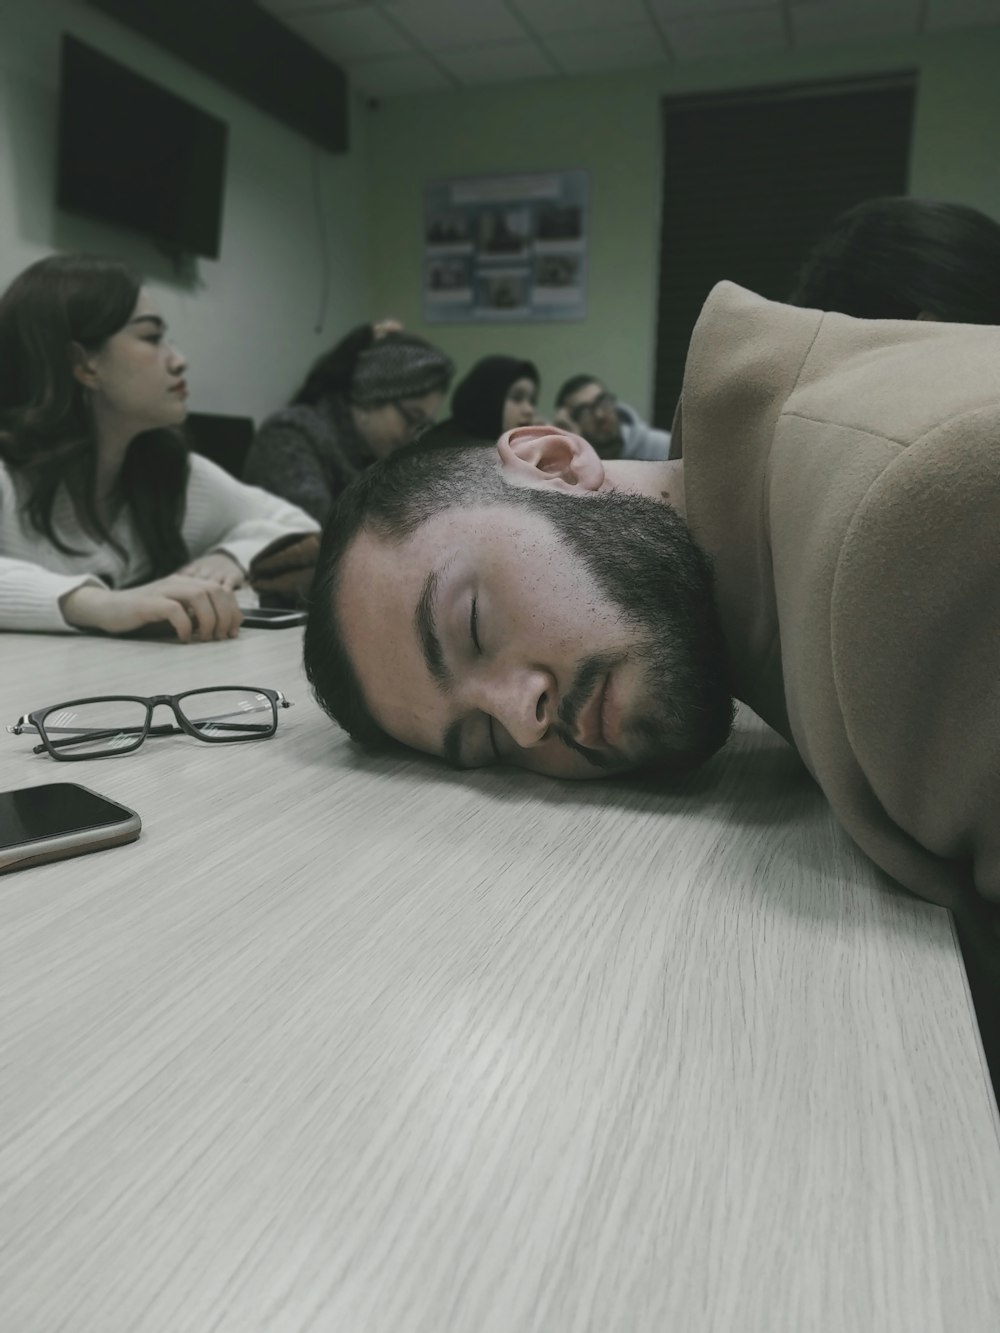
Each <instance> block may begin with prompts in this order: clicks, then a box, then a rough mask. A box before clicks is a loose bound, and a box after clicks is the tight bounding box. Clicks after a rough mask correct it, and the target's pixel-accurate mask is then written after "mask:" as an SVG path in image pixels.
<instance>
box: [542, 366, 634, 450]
mask: <svg viewBox="0 0 1000 1333" xmlns="http://www.w3.org/2000/svg"><path fill="white" fill-rule="evenodd" d="M555 419H556V425H557V426H562V427H564V428H565V429H566V430H570V431H575V432H576V433H577V434H578V435H582V436H583V438H584V439H585V440H586V441H587V443H588V444H591V445H593V447H594V448H595V449H596V450H597V452H598V454H599V455H600V456H601V458H620V457H621V451H622V423H621V420H620V419H619V416H618V400H617V398H616V397H615V395H614V394H613V393H610V392H609V391H608V390H607V389H606V388H605V387H604V385H603V384H602V383H601V381H600V380H599V379H595V378H594V376H593V375H573V376H571V378H570V379H568V380H567V381H566V382H565V384H564V385H563V386H562V388H561V389H560V390H559V392H558V394H556V417H555Z"/></svg>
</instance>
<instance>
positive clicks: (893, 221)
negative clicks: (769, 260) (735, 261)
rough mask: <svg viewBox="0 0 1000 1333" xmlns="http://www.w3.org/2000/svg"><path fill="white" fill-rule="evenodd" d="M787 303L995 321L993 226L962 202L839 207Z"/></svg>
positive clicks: (998, 288)
mask: <svg viewBox="0 0 1000 1333" xmlns="http://www.w3.org/2000/svg"><path fill="white" fill-rule="evenodd" d="M788 303H789V305H795V306H808V307H810V308H812V309H816V310H834V311H839V312H840V313H842V314H845V315H854V316H855V317H856V318H859V319H916V318H917V316H918V315H920V314H924V313H926V314H928V315H932V316H933V317H934V318H935V319H941V320H947V321H949V322H952V323H956V324H998V323H1000V224H998V223H996V222H994V220H993V219H992V218H991V217H987V215H986V214H985V213H980V212H979V211H978V209H975V208H969V207H967V206H966V205H964V204H950V203H939V202H935V201H933V200H928V199H909V198H905V197H894V196H890V197H887V198H883V199H868V200H866V201H865V202H864V203H862V204H858V205H856V207H854V208H851V209H848V210H847V212H846V213H842V214H841V215H840V216H839V217H838V218H837V219H836V220H835V222H834V223H833V225H832V227H831V228H830V230H829V231H828V232H827V233H826V234H825V235H824V236H823V237H822V239H821V240H820V241H819V242H818V243H817V245H816V246H815V248H814V249H813V251H812V252H811V253H810V255H809V256H808V258H807V259H806V261H805V263H804V264H803V266H802V269H801V270H800V272H799V275H798V279H797V281H796V284H795V287H794V289H793V291H792V293H791V295H790V296H789V298H788Z"/></svg>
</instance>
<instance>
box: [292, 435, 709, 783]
mask: <svg viewBox="0 0 1000 1333" xmlns="http://www.w3.org/2000/svg"><path fill="white" fill-rule="evenodd" d="M497 449H498V452H499V459H498V458H497V455H496V454H494V453H493V451H491V450H485V449H482V448H481V447H480V448H472V449H463V450H457V451H456V450H440V451H436V450H429V451H425V452H417V453H413V454H409V453H406V452H403V453H400V454H397V455H394V456H392V457H391V458H389V459H386V460H385V461H384V462H381V463H378V464H376V465H375V466H374V467H373V468H370V469H369V470H368V471H367V472H366V474H365V475H364V476H363V477H362V478H361V479H360V480H359V481H358V482H356V483H355V484H354V485H352V486H351V487H349V488H348V490H347V491H346V492H345V493H344V495H343V496H342V498H341V500H340V501H339V502H338V504H337V506H336V507H335V509H334V511H333V513H332V514H331V516H330V519H329V521H328V524H327V527H326V531H325V533H324V536H323V544H322V550H321V552H320V557H319V562H318V565H317V578H316V582H315V585H314V589H313V596H312V603H313V605H312V610H311V614H310V619H309V625H308V628H307V631H306V642H305V662H306V671H307V673H308V676H309V679H310V681H311V682H312V685H313V688H314V690H315V692H316V695H317V697H318V699H319V701H320V703H321V704H322V705H323V707H324V708H325V709H326V710H327V712H329V713H330V714H331V716H332V717H334V718H335V719H336V720H337V721H338V722H339V723H340V724H341V725H342V726H343V727H344V728H345V729H346V730H347V731H348V732H350V734H351V735H353V736H354V737H355V738H356V739H358V740H360V741H362V742H367V743H377V742H379V741H380V740H385V739H386V738H391V739H393V740H396V741H400V742H402V743H403V744H405V745H409V746H412V747H413V748H415V749H418V750H423V751H426V752H428V753H431V754H436V755H442V756H443V757H444V758H446V759H448V760H450V761H451V762H452V763H455V764H458V765H459V766H461V767H479V766H483V765H486V764H491V763H494V762H497V761H499V762H506V763H511V764H514V765H516V766H521V767H524V768H529V769H533V770H535V771H538V772H542V773H548V774H551V775H552V776H556V777H580V778H582V777H600V776H602V775H606V774H609V773H614V772H622V771H625V770H628V769H634V768H657V769H661V770H663V771H667V772H683V771H686V770H688V769H689V768H691V767H693V766H695V765H696V764H698V763H700V762H701V761H702V760H704V759H705V758H707V757H708V756H709V755H710V754H712V753H713V752H714V751H715V750H716V749H718V747H719V746H720V745H722V744H723V742H724V741H725V739H726V736H727V735H728V732H729V727H730V724H731V721H732V702H731V699H730V694H729V688H728V672H727V668H726V659H725V648H724V642H723V638H722V631H721V627H720V624H719V619H718V614H717V611H716V608H715V604H714V600H713V594H712V574H711V569H710V566H709V563H708V561H707V560H706V558H705V557H704V556H703V555H702V553H701V552H700V551H699V550H698V548H697V547H696V545H695V544H694V542H693V540H692V538H691V536H690V533H689V532H688V529H687V525H686V524H685V522H684V521H683V519H682V518H680V516H679V515H678V514H677V513H676V512H675V511H674V510H673V509H671V508H670V506H669V505H667V504H664V503H661V502H659V501H657V500H653V499H649V498H647V497H646V496H643V495H636V494H631V493H627V492H625V491H616V490H612V489H610V488H609V484H608V482H607V480H606V477H605V471H604V467H603V465H602V464H601V461H600V459H599V458H598V457H597V455H596V453H595V452H594V450H593V449H591V448H590V446H588V445H587V443H586V442H585V441H584V440H582V439H580V438H579V437H578V436H574V435H570V434H567V433H565V432H562V431H558V430H553V429H552V428H551V427H537V426H529V427H524V428H522V429H519V430H515V431H511V432H509V433H508V434H507V435H505V436H503V437H502V438H501V440H500V442H499V444H498V446H497Z"/></svg>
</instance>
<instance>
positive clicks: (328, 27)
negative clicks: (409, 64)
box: [283, 5, 411, 62]
mask: <svg viewBox="0 0 1000 1333" xmlns="http://www.w3.org/2000/svg"><path fill="white" fill-rule="evenodd" d="M283 20H284V22H285V24H286V25H287V26H288V27H289V28H291V29H292V30H293V32H297V33H298V34H299V36H300V37H304V38H305V39H306V41H307V42H310V43H311V44H312V45H313V46H314V47H315V48H316V50H317V51H322V53H323V54H324V55H326V56H330V58H331V59H333V60H339V61H341V62H345V61H352V60H365V59H368V58H370V57H372V56H388V55H395V54H397V53H401V52H404V51H410V50H411V47H410V43H409V42H408V41H407V40H406V38H405V37H403V36H402V34H401V33H400V32H399V29H398V28H395V27H393V25H392V24H391V23H390V22H389V20H388V19H386V18H384V17H383V15H382V14H380V13H379V11H378V10H377V9H373V8H372V7H371V6H369V5H365V6H364V7H356V8H354V9H325V10H315V9H314V10H310V11H309V12H308V13H305V14H286V15H284V16H283Z"/></svg>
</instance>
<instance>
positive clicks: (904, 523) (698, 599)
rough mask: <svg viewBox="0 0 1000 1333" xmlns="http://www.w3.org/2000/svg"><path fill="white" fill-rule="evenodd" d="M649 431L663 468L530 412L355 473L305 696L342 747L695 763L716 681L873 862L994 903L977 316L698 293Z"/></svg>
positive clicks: (991, 569) (591, 772) (457, 758)
mask: <svg viewBox="0 0 1000 1333" xmlns="http://www.w3.org/2000/svg"><path fill="white" fill-rule="evenodd" d="M678 429H682V432H683V434H682V439H683V460H682V461H675V462H664V463H653V462H634V461H633V462H630V461H602V460H601V459H600V458H599V457H598V456H597V454H596V453H595V452H594V450H593V449H592V448H591V447H590V446H589V445H588V444H587V443H586V442H585V441H584V440H582V439H580V438H579V437H577V436H575V435H572V434H568V433H565V432H560V431H558V430H555V429H553V428H551V427H537V426H534V427H530V426H529V427H524V428H522V429H519V430H515V431H512V432H510V433H509V434H507V435H505V436H504V437H502V438H501V440H500V441H499V443H498V446H497V453H498V455H499V457H497V455H495V454H493V453H492V451H490V450H484V449H482V448H481V447H480V448H478V449H472V450H468V451H460V452H458V453H456V452H454V451H448V452H446V453H440V454H438V453H434V452H431V451H428V452H426V453H424V454H420V453H414V454H412V455H409V456H408V455H407V454H406V453H401V454H397V455H394V456H393V457H392V458H390V459H388V460H386V462H385V463H383V464H380V465H378V466H377V467H375V468H372V469H371V470H370V472H369V473H368V474H367V475H366V476H365V478H364V479H363V481H361V482H360V483H358V484H357V485H356V486H355V487H352V488H351V489H350V490H349V491H348V492H347V493H346V494H345V496H344V498H343V501H342V503H341V505H340V507H339V509H338V510H337V511H336V513H335V515H334V517H333V519H332V521H331V522H330V523H329V525H328V527H327V530H326V533H325V535H324V538H323V546H322V549H321V553H320V557H319V563H318V566H317V580H316V585H315V590H314V596H313V611H312V616H311V619H310V623H309V628H308V633H307V636H306V647H305V652H306V668H307V671H308V673H309V677H310V679H311V681H312V683H313V686H314V689H315V690H316V693H317V695H318V697H319V700H320V702H321V703H322V704H323V706H324V707H325V708H326V709H327V711H328V712H329V713H330V714H331V715H332V716H333V717H334V718H335V719H336V720H337V721H338V722H339V723H340V724H341V725H342V726H344V727H345V728H346V729H347V730H348V731H349V732H350V733H351V734H352V735H353V736H355V737H356V738H357V739H358V740H360V741H362V742H366V743H377V742H378V741H379V740H380V739H381V740H385V739H386V738H392V739H394V740H396V741H400V742H402V743H403V744H405V745H408V746H412V747H414V748H416V749H418V750H424V751H427V752H428V753H430V754H434V755H441V756H443V757H444V758H445V759H447V760H448V761H450V762H451V763H454V764H458V765H460V766H462V767H478V766H481V765H486V764H492V763H505V764H513V765H520V766H522V767H524V768H529V769H533V770H535V771H537V772H541V773H547V774H551V775H553V776H556V777H574V778H583V777H602V776H607V775H608V774H612V773H617V772H622V771H624V770H628V769H636V768H643V767H645V768H654V769H659V770H662V771H665V772H678V771H684V770H685V769H688V768H690V767H692V766H694V765H696V764H698V763H699V762H701V761H702V760H704V759H705V758H707V757H708V756H709V755H710V754H711V753H712V752H713V751H715V750H716V749H717V748H718V747H719V746H721V745H722V744H723V742H724V741H725V738H726V736H727V734H728V731H729V727H730V722H731V716H732V705H731V699H730V696H731V695H735V696H736V698H738V699H742V700H743V701H745V702H746V703H747V704H749V705H750V707H751V708H753V709H754V711H755V712H757V713H758V714H759V715H760V716H761V717H762V718H764V720H765V721H766V722H768V723H770V725H771V726H772V727H774V728H775V729H776V730H777V731H778V732H780V733H781V735H783V736H784V737H786V738H787V739H788V740H789V741H791V742H792V744H794V745H795V747H796V748H797V750H798V752H799V754H800V755H801V756H802V759H803V760H804V762H805V764H806V765H807V767H808V768H809V770H810V771H811V772H812V774H813V775H814V777H815V778H816V780H817V782H818V783H819V784H820V786H821V787H822V789H823V791H824V792H825V793H826V795H827V797H828V798H829V800H830V802H831V804H832V806H833V808H834V810H835V812H836V814H837V816H838V818H839V819H840V820H841V822H842V823H843V825H844V826H845V827H846V828H847V830H848V831H849V832H850V833H851V835H852V836H853V837H854V839H855V840H856V841H857V842H858V843H859V844H860V846H861V847H862V848H864V850H865V851H866V852H867V853H868V854H869V855H870V856H871V857H872V858H873V859H874V860H875V861H876V862H877V863H878V864H879V865H880V866H882V867H883V868H884V869H885V870H886V871H888V873H889V874H890V875H893V876H894V877H895V878H896V879H898V880H899V881H901V882H902V883H903V884H904V885H906V886H907V887H908V888H910V889H911V890H913V891H914V892H916V893H918V894H921V895H923V896H924V897H925V898H928V899H930V900H932V901H934V902H938V903H942V904H944V905H946V906H957V905H959V904H960V903H961V902H962V901H963V900H967V899H970V898H974V897H975V891H976V890H978V893H979V894H980V895H982V896H983V897H984V898H985V899H987V900H989V901H990V902H991V903H994V902H1000V328H988V327H980V326H966V325H948V324H937V323H932V322H883V321H875V320H870V321H869V320H855V319H850V318H848V317H846V316H843V315H835V314H828V315H823V314H821V313H819V312H817V311H814V310H801V309H793V308H791V307H788V306H783V305H777V304H774V303H771V302H768V301H765V300H763V299H761V298H760V297H757V296H754V295H752V294H751V293H749V292H746V291H743V290H742V289H740V288H739V287H735V286H733V285H732V284H730V283H722V284H720V285H719V286H718V287H716V289H715V290H714V291H713V293H712V295H711V296H710V298H709V300H708V302H707V303H706V305H705V308H704V310H703V312H702V315H701V317H700V319H699V322H698V324H697V327H696V328H695V331H694V334H693V337H692V341H691V346H690V350H689V353H688V360H687V366H686V370H685V375H684V384H683V391H682V396H681V405H680V410H679V413H678V418H677V420H676V421H675V430H678ZM706 557H707V558H706Z"/></svg>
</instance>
